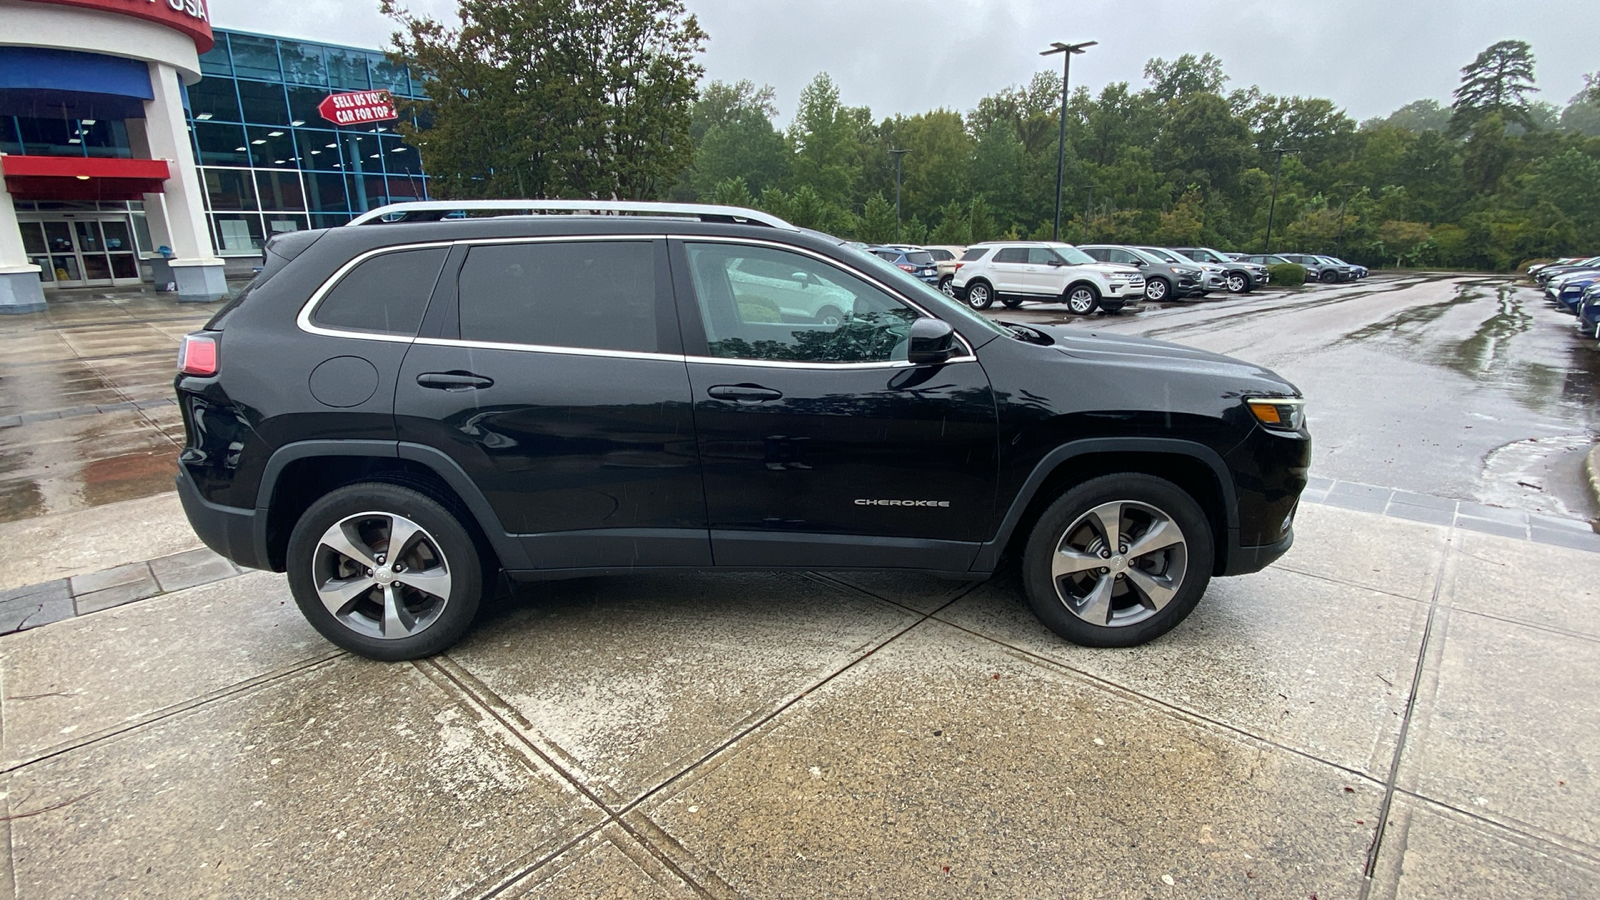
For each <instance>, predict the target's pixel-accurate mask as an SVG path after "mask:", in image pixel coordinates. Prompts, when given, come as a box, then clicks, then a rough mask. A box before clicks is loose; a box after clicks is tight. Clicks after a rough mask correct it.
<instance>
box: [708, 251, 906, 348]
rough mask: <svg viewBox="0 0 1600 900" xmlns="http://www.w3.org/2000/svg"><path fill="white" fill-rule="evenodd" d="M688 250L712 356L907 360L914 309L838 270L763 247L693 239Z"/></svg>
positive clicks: (819, 262) (819, 261)
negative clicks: (703, 241)
mask: <svg viewBox="0 0 1600 900" xmlns="http://www.w3.org/2000/svg"><path fill="white" fill-rule="evenodd" d="M686 250H687V251H688V254H689V275H690V277H691V279H692V280H693V282H694V291H695V300H696V301H697V302H698V303H699V306H700V318H701V322H702V323H703V324H704V326H705V331H706V344H707V346H708V348H709V350H710V352H711V355H712V356H716V357H722V358H724V359H763V360H786V361H792V362H823V363H857V362H888V361H894V360H904V359H905V358H906V349H907V345H906V333H907V332H908V331H909V329H910V326H911V322H912V321H913V320H914V319H916V318H917V313H916V311H915V310H913V309H911V308H910V307H907V306H906V305H904V304H903V303H901V302H899V301H898V300H896V299H894V298H893V297H891V296H889V295H888V294H886V293H884V292H883V291H881V290H879V289H878V288H876V287H874V286H873V285H871V284H868V283H867V282H865V281H863V280H861V279H859V278H857V277H855V276H854V275H851V274H850V273H848V272H846V271H844V270H843V269H840V268H837V267H836V266H833V265H830V264H829V263H825V262H823V261H821V260H819V259H814V258H812V257H809V256H803V255H801V254H798V253H790V252H788V251H785V250H776V249H772V248H767V247H749V246H740V245H737V244H693V243H691V244H687V245H686ZM754 272H781V273H783V274H782V276H781V277H768V276H765V275H756V274H753V273H754Z"/></svg>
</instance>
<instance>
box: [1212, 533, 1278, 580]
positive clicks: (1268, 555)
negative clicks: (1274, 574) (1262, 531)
mask: <svg viewBox="0 0 1600 900" xmlns="http://www.w3.org/2000/svg"><path fill="white" fill-rule="evenodd" d="M1292 546H1294V528H1293V527H1292V526H1291V527H1290V528H1289V532H1288V533H1287V534H1285V535H1284V536H1283V538H1282V539H1281V540H1279V541H1277V542H1275V543H1271V544H1263V545H1261V546H1259V547H1234V548H1232V549H1231V550H1230V551H1229V552H1228V567H1227V568H1226V569H1224V570H1223V572H1222V574H1223V575H1224V576H1227V575H1249V574H1250V573H1252V572H1259V571H1261V570H1262V569H1265V568H1266V567H1267V566H1270V565H1272V564H1273V563H1274V562H1277V560H1278V557H1280V556H1282V555H1284V554H1285V553H1288V552H1289V548H1290V547H1292Z"/></svg>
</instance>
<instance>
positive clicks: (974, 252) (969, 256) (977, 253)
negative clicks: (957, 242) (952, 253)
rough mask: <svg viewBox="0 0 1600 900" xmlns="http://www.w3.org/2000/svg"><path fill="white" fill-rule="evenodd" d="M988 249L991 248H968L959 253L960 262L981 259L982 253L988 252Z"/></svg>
mask: <svg viewBox="0 0 1600 900" xmlns="http://www.w3.org/2000/svg"><path fill="white" fill-rule="evenodd" d="M990 249H991V248H989V247H973V248H972V249H971V250H968V251H967V252H966V253H963V254H961V261H962V262H976V261H978V260H980V259H983V255H984V254H985V253H988V252H989V250H990Z"/></svg>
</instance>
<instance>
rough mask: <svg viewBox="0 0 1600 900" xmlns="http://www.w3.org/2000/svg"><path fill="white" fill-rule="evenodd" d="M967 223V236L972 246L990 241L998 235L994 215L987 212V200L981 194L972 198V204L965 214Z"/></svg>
mask: <svg viewBox="0 0 1600 900" xmlns="http://www.w3.org/2000/svg"><path fill="white" fill-rule="evenodd" d="M967 222H968V229H967V230H968V235H969V237H970V239H971V241H972V243H974V244H976V243H980V242H982V241H992V240H994V239H995V237H996V236H997V235H998V233H999V227H998V226H997V225H996V224H995V221H994V214H993V213H992V212H990V211H989V200H988V198H986V197H984V195H982V194H978V195H976V196H974V197H973V198H972V204H971V206H970V207H969V208H968V212H967Z"/></svg>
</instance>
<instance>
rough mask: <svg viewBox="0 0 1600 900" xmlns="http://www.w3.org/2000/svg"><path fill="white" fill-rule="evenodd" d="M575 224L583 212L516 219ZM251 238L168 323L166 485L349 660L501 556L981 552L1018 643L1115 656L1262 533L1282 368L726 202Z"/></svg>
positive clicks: (535, 564) (445, 618) (1272, 479)
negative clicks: (172, 452) (786, 292)
mask: <svg viewBox="0 0 1600 900" xmlns="http://www.w3.org/2000/svg"><path fill="white" fill-rule="evenodd" d="M461 208H469V209H471V210H472V211H473V212H476V213H478V214H479V215H476V216H473V217H471V218H459V219H451V220H442V217H443V216H445V215H447V214H448V213H449V212H451V211H454V210H457V209H461ZM579 210H582V211H586V212H588V213H610V214H608V215H553V214H548V213H551V212H576V211H579ZM495 211H504V212H505V213H506V215H500V216H497V215H494V214H493V213H494V212H495ZM530 212H532V213H540V214H536V215H529V214H527V213H530ZM385 219H388V220H390V221H389V222H388V223H385V222H384V220H385ZM264 255H265V263H264V268H263V271H262V272H261V274H260V275H259V276H257V277H256V279H255V280H254V281H253V282H252V283H251V284H250V286H249V287H248V288H247V289H245V290H244V291H243V292H242V293H241V294H240V295H239V296H238V297H237V298H236V299H235V300H234V301H233V302H231V303H229V304H228V305H227V306H225V307H224V308H223V309H222V310H221V311H219V312H218V313H217V315H216V316H215V317H214V318H212V320H211V321H210V322H209V323H207V325H206V327H205V328H204V330H201V331H198V332H195V333H193V334H190V335H188V336H187V337H186V338H185V339H184V342H183V346H182V350H181V352H180V357H179V367H180V372H179V375H178V376H177V379H176V382H175V384H176V391H177V397H178V403H179V407H180V410H181V412H182V416H183V423H184V431H185V442H184V447H183V450H182V453H181V455H180V457H179V463H180V465H179V474H178V490H179V494H180V496H181V498H182V502H183V506H184V510H185V512H186V513H187V514H188V517H189V520H190V522H191V523H192V524H193V526H194V528H195V530H196V532H197V533H198V534H199V535H200V537H201V538H202V539H203V540H204V541H205V543H206V544H207V545H208V546H210V547H212V548H213V549H215V550H216V551H217V552H219V553H221V554H223V555H224V556H226V557H227V558H229V559H231V560H234V561H235V562H237V563H239V564H240V565H243V566H248V567H251V568H257V569H270V570H272V571H277V572H287V573H288V581H289V586H290V588H291V591H292V593H293V595H294V598H295V601H296V603H297V604H298V605H299V607H300V609H301V610H302V612H303V613H304V614H305V615H306V617H307V618H308V619H309V620H310V622H311V623H312V624H313V625H314V626H315V627H316V628H317V630H318V631H320V632H321V633H322V634H323V635H324V636H325V637H327V638H328V639H329V640H330V641H332V642H333V643H335V644H338V645H339V646H341V647H344V648H347V649H349V650H351V651H354V652H356V653H359V654H363V655H366V656H369V657H373V658H377V659H387V660H397V659H408V658H414V657H418V656H423V655H427V654H431V653H436V652H439V651H440V650H443V649H444V648H446V647H448V646H450V645H451V644H452V643H454V642H455V641H456V640H457V639H458V638H460V636H461V635H462V634H463V633H464V632H465V631H466V630H467V628H468V627H469V626H470V625H471V623H472V621H473V619H474V616H475V614H476V612H477V610H478V607H479V603H480V600H481V598H482V597H483V595H484V593H485V590H486V587H487V586H490V585H493V584H495V583H496V582H497V580H498V577H499V573H502V572H503V573H505V574H506V575H508V576H509V577H510V578H512V579H515V580H536V579H552V578H567V577H572V576H579V575H593V574H619V573H659V572H672V571H681V570H699V569H721V570H727V571H742V570H752V569H759V570H796V571H808V570H846V571H854V570H891V571H899V572H930V573H936V574H942V575H946V576H950V577H954V578H962V579H981V578H983V577H986V576H988V575H989V574H990V573H992V572H993V571H995V568H996V567H997V566H998V565H999V564H1000V560H1001V559H1002V557H1003V556H1006V555H1007V552H1008V551H1009V553H1010V554H1011V557H1010V558H1015V559H1019V560H1020V566H1021V573H1022V578H1023V581H1024V583H1025V585H1026V592H1027V596H1028V602H1029V603H1030V605H1031V606H1032V608H1033V609H1034V611H1035V612H1036V613H1037V615H1038V616H1039V617H1040V618H1041V619H1042V620H1043V621H1044V622H1045V623H1046V624H1047V625H1048V626H1049V627H1050V628H1052V629H1053V630H1055V631H1056V632H1057V633H1058V634H1060V635H1062V636H1063V637H1065V638H1067V639H1069V640H1072V641H1077V642H1080V643H1084V644H1089V645H1095V646H1129V645H1133V644H1138V643H1141V642H1144V641H1148V640H1150V639H1152V638H1154V637H1156V636H1157V635H1159V634H1162V633H1164V632H1166V631H1167V630H1169V629H1171V628H1172V627H1173V626H1175V625H1176V624H1178V622H1180V621H1181V620H1182V619H1183V618H1184V617H1185V616H1186V615H1188V613H1189V611H1190V610H1191V609H1193V608H1194V606H1195V604H1196V603H1197V602H1198V601H1199V599H1200V596H1201V594H1202V593H1204V591H1205V589H1206V586H1207V583H1208V582H1209V580H1210V579H1211V578H1212V577H1214V576H1222V575H1236V574H1241V573H1246V572H1254V571H1257V570H1259V569H1261V568H1263V567H1265V566H1266V565H1268V564H1270V563H1271V562H1272V561H1273V560H1275V559H1277V558H1278V557H1279V556H1280V555H1281V554H1283V553H1284V552H1285V551H1286V550H1287V549H1288V548H1289V546H1290V544H1291V542H1292V540H1293V529H1292V523H1293V520H1294V516H1295V510H1296V506H1297V503H1298V499H1299V495H1300V492H1301V490H1302V489H1303V488H1304V487H1305V484H1306V475H1307V467H1308V465H1309V462H1310V437H1309V435H1308V433H1307V430H1306V425H1305V420H1304V411H1303V406H1302V404H1303V402H1304V401H1303V400H1302V399H1301V395H1300V393H1299V391H1298V390H1296V388H1295V387H1294V385H1292V384H1290V383H1289V382H1288V381H1286V380H1284V379H1283V378H1281V377H1279V376H1277V375H1275V374H1273V373H1272V372H1270V371H1268V370H1266V369H1263V368H1261V367H1259V366H1255V365H1251V364H1249V363H1244V362H1240V361H1238V360H1235V359H1230V358H1228V357H1224V356H1219V355H1216V354H1213V353H1207V352H1204V351H1200V350H1194V349H1190V348H1187V347H1180V346H1176V345H1172V344H1164V343H1159V342H1156V341H1151V340H1145V339H1140V338H1134V337H1128V336H1124V335H1117V334H1111V333H1094V332H1090V331H1087V330H1084V329H1076V328H1070V327H1064V326H1062V327H1052V326H1029V325H1020V324H1017V325H1005V324H1001V323H998V322H994V321H991V320H990V319H988V318H986V317H985V316H983V315H980V314H978V313H976V312H973V311H972V310H969V309H966V308H965V307H963V306H962V305H961V304H959V303H956V302H954V301H952V300H950V299H949V298H947V297H946V296H944V295H943V294H942V293H940V292H939V291H938V290H936V289H934V288H931V287H929V286H928V285H927V284H925V283H924V282H922V281H919V280H917V279H916V278H914V277H912V276H911V275H910V274H909V273H907V272H905V271H903V270H901V269H899V268H897V267H896V266H894V265H890V264H889V263H887V262H885V261H883V260H881V259H879V258H877V257H875V256H872V255H870V254H865V253H862V252H860V251H858V250H855V249H853V248H850V247H848V246H845V245H844V244H843V242H841V241H840V240H839V239H837V238H832V237H829V236H826V235H822V234H818V233H816V232H810V231H805V230H802V229H799V228H796V227H794V226H792V225H789V224H788V223H786V222H783V221H782V220H779V219H775V218H772V217H770V216H768V215H765V214H763V213H759V212H756V211H753V210H744V209H737V208H732V207H722V206H682V205H677V204H665V203H635V204H630V203H607V202H604V201H592V200H583V201H575V202H574V201H515V202H499V201H476V202H463V203H457V204H450V203H447V202H422V203H411V204H398V205H395V206H389V207H383V208H380V209H378V210H374V211H373V212H371V213H367V214H364V215H363V216H359V217H357V218H356V219H355V220H354V222H352V223H351V224H350V225H347V226H343V227H338V228H331V229H327V230H315V231H300V232H292V233H288V234H282V235H278V236H277V237H275V238H273V239H272V240H271V241H270V242H269V243H268V245H267V247H266V250H265V254H264ZM757 259H758V260H762V261H764V262H766V263H768V264H769V265H768V266H767V267H766V268H767V269H769V270H772V271H780V272H788V273H790V274H791V276H792V278H793V280H794V282H795V283H797V284H799V283H804V284H806V285H808V286H809V287H807V288H805V289H804V290H828V291H841V292H847V293H849V294H851V296H852V297H853V298H854V302H853V303H851V304H850V305H849V309H848V310H846V315H845V318H844V320H843V321H841V322H834V323H826V322H821V321H817V320H815V319H811V318H803V319H795V320H785V318H784V317H783V315H782V313H781V311H780V309H779V305H778V303H776V302H774V301H772V300H771V298H769V297H767V296H766V293H765V289H764V288H763V287H762V286H761V284H762V283H761V282H759V281H753V280H746V279H742V278H738V277H733V276H734V273H738V272H743V271H745V266H743V263H744V262H746V261H749V260H757ZM620 611H621V610H620V608H619V612H620Z"/></svg>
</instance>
